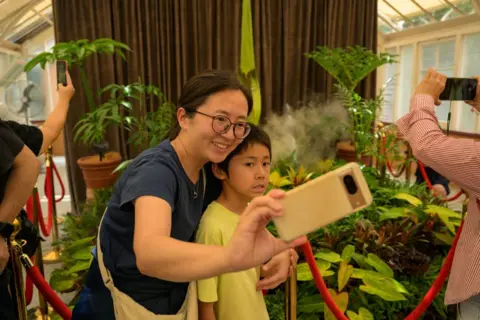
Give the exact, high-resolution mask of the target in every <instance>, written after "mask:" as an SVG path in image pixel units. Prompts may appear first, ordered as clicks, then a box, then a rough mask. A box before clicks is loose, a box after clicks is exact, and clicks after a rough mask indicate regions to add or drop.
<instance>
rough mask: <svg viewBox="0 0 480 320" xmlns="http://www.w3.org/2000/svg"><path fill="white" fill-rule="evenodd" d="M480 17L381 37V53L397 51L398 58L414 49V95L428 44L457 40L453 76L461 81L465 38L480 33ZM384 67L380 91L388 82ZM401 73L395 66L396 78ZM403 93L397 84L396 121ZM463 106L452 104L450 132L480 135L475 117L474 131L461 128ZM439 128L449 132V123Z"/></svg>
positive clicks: (479, 122) (479, 123)
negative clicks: (409, 47)
mask: <svg viewBox="0 0 480 320" xmlns="http://www.w3.org/2000/svg"><path fill="white" fill-rule="evenodd" d="M479 20H480V17H479V15H478V14H474V15H471V16H466V17H460V18H456V19H453V20H448V21H444V22H437V23H432V24H429V25H426V26H423V27H417V28H412V29H407V30H405V31H401V32H395V33H391V34H386V35H385V34H381V33H379V41H378V48H379V51H380V52H385V51H386V50H388V49H393V48H395V49H396V52H397V53H398V54H400V53H401V47H402V46H406V45H413V54H414V57H413V66H412V68H413V70H414V71H415V72H413V75H412V79H411V86H412V87H411V92H412V93H413V92H414V91H415V88H416V86H417V84H418V83H419V82H420V80H421V79H420V71H421V69H420V67H421V57H422V55H421V53H422V51H421V50H422V46H423V45H425V44H428V43H440V42H443V41H449V40H452V39H455V57H454V76H455V77H458V76H459V75H460V72H461V71H462V50H463V47H464V41H465V37H466V36H468V35H471V34H475V33H480V24H479V23H478V21H479ZM399 62H400V61H399ZM384 68H385V66H382V67H381V68H379V69H378V70H377V87H378V88H381V86H382V85H383V84H384V82H385V81H386V80H387V79H385V78H384V75H385V69H384ZM399 72H400V63H397V65H396V72H395V73H396V74H397V75H398V74H399ZM399 90H400V81H396V83H395V94H394V110H393V117H394V121H396V120H397V119H398V113H399V107H398V105H397V95H398V93H399ZM459 108H461V102H455V101H454V102H452V117H451V125H450V130H454V131H459V132H464V133H480V117H479V116H477V115H475V128H474V131H473V132H472V131H463V130H461V128H460V112H459ZM440 125H441V126H442V127H443V128H446V121H441V122H440Z"/></svg>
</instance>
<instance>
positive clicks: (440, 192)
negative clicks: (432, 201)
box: [432, 183, 447, 197]
mask: <svg viewBox="0 0 480 320" xmlns="http://www.w3.org/2000/svg"><path fill="white" fill-rule="evenodd" d="M432 189H433V190H432V191H433V192H434V193H436V195H437V196H441V197H446V196H447V190H445V187H444V186H443V185H441V184H438V183H437V184H434V185H433V186H432Z"/></svg>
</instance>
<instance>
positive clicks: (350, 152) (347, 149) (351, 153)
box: [337, 141, 372, 166]
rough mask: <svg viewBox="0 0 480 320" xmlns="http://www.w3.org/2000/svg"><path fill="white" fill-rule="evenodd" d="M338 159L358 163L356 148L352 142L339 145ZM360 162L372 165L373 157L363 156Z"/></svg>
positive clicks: (342, 142) (343, 142)
mask: <svg viewBox="0 0 480 320" xmlns="http://www.w3.org/2000/svg"><path fill="white" fill-rule="evenodd" d="M337 158H340V159H343V160H345V161H347V162H356V161H357V159H356V158H355V147H354V146H353V145H352V144H351V143H350V142H345V141H341V142H339V143H337ZM360 161H361V162H362V163H363V164H365V165H366V166H369V165H371V162H372V157H371V156H362V157H361V158H360Z"/></svg>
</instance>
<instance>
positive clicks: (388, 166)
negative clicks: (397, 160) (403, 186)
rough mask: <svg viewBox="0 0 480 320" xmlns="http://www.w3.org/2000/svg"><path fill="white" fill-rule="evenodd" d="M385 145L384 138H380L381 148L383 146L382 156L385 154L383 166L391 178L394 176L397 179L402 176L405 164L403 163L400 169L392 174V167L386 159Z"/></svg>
mask: <svg viewBox="0 0 480 320" xmlns="http://www.w3.org/2000/svg"><path fill="white" fill-rule="evenodd" d="M386 144H387V139H386V137H382V146H383V150H384V154H385V164H386V166H387V169H388V171H389V172H390V174H391V175H392V176H394V177H395V178H398V177H400V176H401V175H402V173H403V171H405V168H406V167H407V166H406V164H405V163H404V164H403V165H402V168H401V169H400V171H399V172H398V173H394V172H393V167H392V164H391V163H390V161H388V158H387V149H386Z"/></svg>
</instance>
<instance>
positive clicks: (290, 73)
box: [252, 0, 377, 120]
mask: <svg viewBox="0 0 480 320" xmlns="http://www.w3.org/2000/svg"><path fill="white" fill-rule="evenodd" d="M252 15H253V29H254V30H253V32H254V43H255V59H256V67H257V74H258V75H259V78H260V86H261V89H262V119H263V120H265V118H266V117H267V116H268V115H269V114H270V113H271V112H276V113H281V112H282V111H283V110H284V107H285V103H289V104H293V105H295V104H296V103H297V102H299V101H301V100H303V99H305V98H306V97H308V95H309V94H312V93H316V94H321V95H323V96H324V97H325V98H328V97H329V96H331V93H332V88H333V86H332V85H333V79H332V77H330V76H329V75H328V74H327V72H326V71H324V70H323V68H322V67H320V66H319V65H318V64H317V63H315V62H314V61H313V60H312V59H309V58H307V57H306V56H305V53H307V52H311V51H313V50H314V49H315V48H316V47H317V46H320V45H322V46H323V45H326V46H329V47H331V48H333V47H346V46H348V45H360V46H363V47H366V48H368V49H371V50H373V51H374V52H376V49H377V0H310V1H309V0H252ZM375 88H376V87H375V73H372V75H370V76H369V77H367V78H366V79H365V80H364V81H363V82H362V83H361V84H360V86H359V88H358V91H359V93H360V94H361V95H362V96H364V97H373V96H374V95H375Z"/></svg>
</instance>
